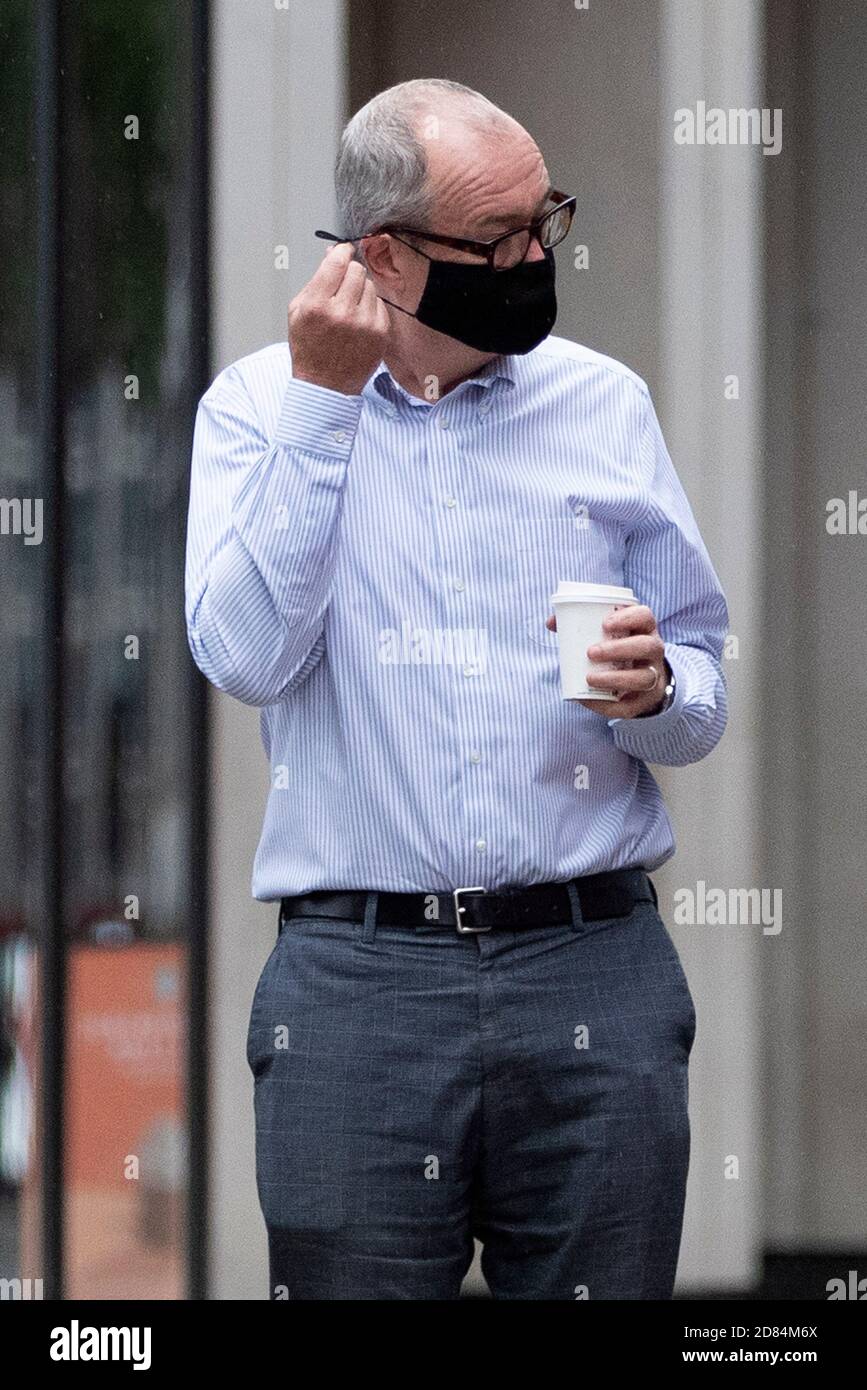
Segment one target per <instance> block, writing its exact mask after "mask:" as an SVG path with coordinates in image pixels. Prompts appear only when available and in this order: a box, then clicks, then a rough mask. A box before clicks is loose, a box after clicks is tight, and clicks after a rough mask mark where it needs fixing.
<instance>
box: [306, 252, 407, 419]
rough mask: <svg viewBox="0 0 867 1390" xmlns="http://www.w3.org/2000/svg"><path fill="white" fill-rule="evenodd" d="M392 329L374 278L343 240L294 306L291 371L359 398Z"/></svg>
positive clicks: (376, 364) (317, 384)
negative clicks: (371, 278) (355, 258)
mask: <svg viewBox="0 0 867 1390" xmlns="http://www.w3.org/2000/svg"><path fill="white" fill-rule="evenodd" d="M388 329H389V318H388V313H387V311H386V308H385V305H384V304H383V302H382V300H381V299H379V298H378V296H377V294H376V291H375V290H374V288H373V282H372V281H371V280H370V279H369V277H368V276H367V274H366V272H365V269H364V266H362V265H361V264H359V262H358V261H355V260H353V259H352V246H351V245H350V244H349V243H348V242H347V243H343V242H341V244H340V245H339V246H335V247H333V248H330V249H329V250H328V251H326V253H325V255H324V257H323V258H322V264H321V265H320V266H319V268H318V270H317V271H316V273H315V275H313V276H312V277H311V279H310V280H308V282H307V284H306V285H305V286H304V288H303V290H300V291H299V292H298V294H296V296H295V298H294V299H293V300H292V302H291V304H290V305H289V348H290V351H291V353H292V375H293V376H294V377H297V378H298V380H299V381H311V382H313V383H314V384H315V385H316V386H327V387H329V388H330V389H331V390H332V391H342V392H343V394H344V395H346V396H357V395H358V394H359V392H360V391H361V388H362V386H363V385H364V383H365V382H366V381H367V379H368V377H369V376H370V374H371V372H372V371H373V370H374V368H375V367H377V366H378V365H379V363H380V361H381V360H382V354H383V350H384V348H385V343H386V339H387V337H388Z"/></svg>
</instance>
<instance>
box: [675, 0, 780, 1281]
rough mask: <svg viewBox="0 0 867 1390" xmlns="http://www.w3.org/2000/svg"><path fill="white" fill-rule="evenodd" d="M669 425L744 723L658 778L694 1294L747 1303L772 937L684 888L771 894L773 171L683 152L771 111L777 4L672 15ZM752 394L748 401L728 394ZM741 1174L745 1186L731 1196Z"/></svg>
mask: <svg viewBox="0 0 867 1390" xmlns="http://www.w3.org/2000/svg"><path fill="white" fill-rule="evenodd" d="M660 12H661V25H662V32H661V42H660V55H661V64H662V70H661V83H660V88H661V103H662V111H661V130H662V157H661V180H662V185H661V207H660V257H661V265H660V286H661V305H660V309H661V345H660V347H661V351H660V380H661V382H662V390H661V392H660V393H659V406H660V418H661V422H662V425H663V429H664V432H665V435H666V439H667V442H668V446H669V450H670V452H671V454H672V457H673V459H674V461H675V464H676V467H677V469H678V472H679V474H680V477H681V479H682V481H683V484H684V486H685V488H686V490H687V492H688V494H689V497H690V499H691V501H692V504H693V507H694V510H695V512H696V516H697V519H698V522H699V525H700V527H701V530H702V533H703V535H704V537H705V541H706V543H707V546H708V549H709V550H710V553H711V556H712V559H713V560H714V563H715V565H716V568H717V572H718V573H719V575H720V578H721V581H722V584H723V588H724V590H725V592H726V596H727V599H728V602H729V610H730V622H731V626H730V631H731V633H732V634H734V635H735V636H736V637H737V639H738V643H739V655H738V656H737V658H736V659H729V660H727V661H726V662H725V671H726V675H727V678H728V682H729V695H730V722H729V728H728V731H727V732H726V734H725V736H724V739H723V741H722V743H721V744H720V746H719V747H718V748H717V749H716V750H715V752H714V753H713V754H712V755H711V757H709V758H707V759H705V760H704V761H703V762H701V763H699V764H697V765H696V766H694V767H691V768H687V769H677V770H672V771H665V772H664V773H661V774H660V776H659V780H660V782H661V784H662V786H663V790H664V792H665V795H666V801H667V804H668V806H669V809H670V812H671V815H672V818H673V821H674V825H675V831H676V834H677V840H678V853H677V856H676V858H675V859H674V860H673V861H672V863H671V865H670V866H667V867H666V869H665V870H663V871H662V872H661V873H660V874H659V877H658V882H659V886H660V889H661V892H660V900H661V909H662V910H663V912H664V916H665V919H666V922H667V924H668V925H669V930H670V931H671V934H672V936H673V938H674V940H675V943H676V945H677V947H678V949H679V951H680V952H681V956H682V959H683V961H684V966H685V969H686V972H687V975H688V977H689V981H690V985H691V988H692V992H693V995H694V997H695V1000H696V1008H697V1013H698V1036H697V1041H696V1044H695V1047H694V1050H693V1057H692V1066H691V1074H690V1080H691V1106H690V1113H691V1117H692V1128H693V1152H692V1163H691V1170H690V1181H689V1190H688V1198H687V1220H686V1225H685V1229H684V1245H683V1250H682V1256H681V1264H680V1281H679V1288H680V1289H681V1290H682V1291H683V1292H686V1293H688V1292H689V1290H690V1288H699V1287H712V1288H713V1287H720V1286H724V1287H731V1288H735V1287H748V1286H749V1285H751V1284H752V1283H753V1282H754V1280H755V1279H756V1277H757V1275H758V1273H759V1271H758V1267H757V1256H758V1251H759V1249H760V1246H761V1234H762V1232H761V1184H762V1178H763V1174H762V1170H761V1129H760V1124H761V1106H760V1099H761V1098H760V1090H759V1087H760V1080H761V1077H760V1062H761V1058H760V1035H759V1024H760V1016H759V1006H760V987H759V986H760V982H759V970H760V967H761V966H762V965H763V963H764V958H765V957H766V955H768V954H769V953H771V952H773V950H774V947H775V945H776V944H777V939H776V938H775V937H771V936H764V935H763V934H762V931H761V927H760V926H747V925H741V926H727V927H713V926H681V927H678V926H676V925H675V924H674V922H673V912H672V899H673V894H674V892H675V891H676V889H678V888H685V887H692V888H693V889H695V887H696V884H697V882H698V880H700V879H703V880H705V882H706V884H707V885H708V887H711V886H713V887H721V888H725V889H728V888H730V887H740V888H751V887H758V888H760V887H762V886H769V887H770V886H772V885H762V883H761V882H760V879H759V877H758V875H759V873H760V860H759V849H758V844H757V836H758V829H759V827H758V820H757V776H758V771H757V769H758V758H757V754H758V746H757V744H758V733H757V727H756V718H755V713H756V710H757V709H758V701H759V698H760V691H759V689H758V688H757V679H756V661H755V657H756V638H757V608H758V589H757V585H758V582H759V579H760V569H759V553H760V551H759V546H760V535H761V518H760V512H759V492H758V481H759V477H760V468H761V456H760V440H761V433H760V431H761V419H762V389H763V386H762V379H761V356H760V331H761V325H762V312H763V309H762V300H761V277H760V271H761V199H760V193H761V188H760V180H761V174H762V167H761V166H762V160H763V159H764V158H767V156H764V155H763V154H762V151H761V149H760V148H758V147H748V146H738V145H733V146H722V145H678V144H676V143H675V140H674V128H675V119H674V113H675V111H677V110H678V109H679V108H682V107H690V108H692V110H693V111H695V109H696V103H697V102H698V101H704V102H706V104H707V107H714V106H718V107H723V108H725V109H729V108H731V107H747V108H750V107H759V108H761V107H762V105H763V104H764V101H763V94H762V73H761V50H762V42H763V27H762V20H763V16H762V4H761V0H726V3H725V4H723V5H721V4H719V3H717V0H693V2H692V3H691V4H689V5H688V6H685V5H684V4H683V3H682V0H661V11H660ZM731 377H737V380H738V392H739V396H738V398H737V399H726V395H725V382H726V378H731ZM728 1156H734V1157H735V1158H736V1159H737V1161H738V1164H739V1177H737V1178H736V1179H735V1178H726V1176H725V1164H726V1160H727V1157H728Z"/></svg>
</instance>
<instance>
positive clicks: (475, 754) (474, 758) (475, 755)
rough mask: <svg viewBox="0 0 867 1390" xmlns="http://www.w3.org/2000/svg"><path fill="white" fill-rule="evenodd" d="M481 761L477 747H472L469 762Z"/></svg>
mask: <svg viewBox="0 0 867 1390" xmlns="http://www.w3.org/2000/svg"><path fill="white" fill-rule="evenodd" d="M481 761H482V755H481V753H480V752H479V750H478V748H474V749H473V751H472V753H471V754H470V762H471V763H480V762H481Z"/></svg>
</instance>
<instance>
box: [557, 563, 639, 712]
mask: <svg viewBox="0 0 867 1390" xmlns="http://www.w3.org/2000/svg"><path fill="white" fill-rule="evenodd" d="M637 602H638V600H637V599H636V597H635V594H634V593H633V592H632V590H631V589H624V588H620V587H619V586H618V585H616V584H573V583H572V582H571V581H570V582H567V581H565V580H562V579H561V580H560V584H559V586H558V589H557V592H556V594H552V595H551V604H552V606H553V609H554V614H555V617H556V619H557V637H558V641H559V647H560V694H561V696H562V698H563V699H564V700H616V699H617V696H616V695H615V694H614V693H613V691H610V690H598V689H596V688H594V687H593V686H592V685H588V684H587V673H588V671H593V672H594V673H597V674H598V673H601V672H602V671H613V670H615V669H616V668H615V666H614V664H613V662H610V661H591V660H590V658H589V657H588V655H587V648H588V647H592V646H593V644H594V642H605V641H607V638H606V635H605V633H604V632H603V631H602V623H603V621H604V620H605V618H607V617H608V614H609V613H613V612H614V609H615V608H617V607H622V606H623V605H624V604H632V603H637Z"/></svg>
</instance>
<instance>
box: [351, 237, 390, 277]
mask: <svg viewBox="0 0 867 1390" xmlns="http://www.w3.org/2000/svg"><path fill="white" fill-rule="evenodd" d="M358 251H359V253H360V255H359V259H360V261H361V263H362V265H365V266H366V267H367V269H368V270H369V271H370V273H371V275H378V276H380V277H381V278H382V279H383V280H393V279H394V277H395V274H396V273H397V266H396V264H395V260H394V254H393V250H392V240H391V237H390V236H389V235H388V234H387V233H386V232H374V233H373V235H372V236H366V237H362V239H361V241H360V242H359V243H358Z"/></svg>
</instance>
